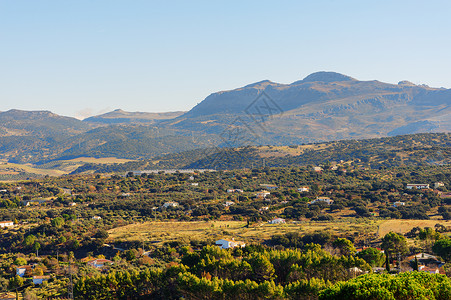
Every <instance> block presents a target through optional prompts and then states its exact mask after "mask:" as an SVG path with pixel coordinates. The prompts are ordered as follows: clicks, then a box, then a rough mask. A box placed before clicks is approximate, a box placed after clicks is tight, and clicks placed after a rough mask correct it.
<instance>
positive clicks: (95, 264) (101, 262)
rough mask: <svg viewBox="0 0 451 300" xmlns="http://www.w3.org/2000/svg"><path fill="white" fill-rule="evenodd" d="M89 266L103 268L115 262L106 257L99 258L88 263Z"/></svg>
mask: <svg viewBox="0 0 451 300" xmlns="http://www.w3.org/2000/svg"><path fill="white" fill-rule="evenodd" d="M86 264H87V265H88V266H91V267H93V268H96V269H102V268H104V267H105V266H107V265H111V264H113V262H112V261H111V260H109V259H105V258H97V259H94V260H91V261H88V262H87V263H86Z"/></svg>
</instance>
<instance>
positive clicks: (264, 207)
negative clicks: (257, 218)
mask: <svg viewBox="0 0 451 300" xmlns="http://www.w3.org/2000/svg"><path fill="white" fill-rule="evenodd" d="M268 209H269V206H263V207H262V208H260V209H259V211H267V210H268Z"/></svg>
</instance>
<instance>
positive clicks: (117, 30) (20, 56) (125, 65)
mask: <svg viewBox="0 0 451 300" xmlns="http://www.w3.org/2000/svg"><path fill="white" fill-rule="evenodd" d="M450 15H451V3H450V1H424V0H423V1H401V0H397V1H384V0H383V1H362V0H360V1H347V0H343V1H338V0H329V1H326V0H319V1H311V0H310V1H244V0H241V1H211V0H210V1H150V0H147V1H136V0H133V1H125V0H124V1H114V0H107V1H95V0H91V1H83V0H73V1H61V0H54V1H46V0H39V1H37V0H30V1H25V0H21V1H19V0H9V1H7V0H0V111H5V110H8V109H11V108H17V109H26V110H41V109H45V110H51V111H53V112H55V113H59V114H64V115H68V116H77V117H82V116H88V115H91V114H97V113H101V112H105V111H108V110H113V109H116V108H122V109H124V110H128V111H173V110H188V109H190V108H191V107H193V106H194V105H195V104H196V103H198V102H200V101H202V100H203V99H204V98H205V97H206V96H208V95H209V94H210V93H213V92H216V91H220V90H228V89H233V88H237V87H240V86H244V85H246V84H249V83H252V82H256V81H260V80H264V79H269V80H272V81H276V82H281V83H291V82H294V81H296V80H299V79H302V78H304V77H305V76H307V75H308V74H310V73H313V72H316V71H321V70H325V71H336V72H340V73H344V74H346V75H350V76H352V77H355V78H358V79H361V80H373V79H377V80H380V81H385V82H391V83H397V82H398V81H400V80H410V81H412V82H414V83H425V84H428V85H430V86H436V87H442V86H443V87H447V88H451V76H450V75H451V54H450V53H451V18H450Z"/></svg>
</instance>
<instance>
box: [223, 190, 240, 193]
mask: <svg viewBox="0 0 451 300" xmlns="http://www.w3.org/2000/svg"><path fill="white" fill-rule="evenodd" d="M242 192H243V190H240V189H228V190H227V193H242Z"/></svg>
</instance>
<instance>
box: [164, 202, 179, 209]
mask: <svg viewBox="0 0 451 300" xmlns="http://www.w3.org/2000/svg"><path fill="white" fill-rule="evenodd" d="M177 206H179V203H178V202H166V203H165V204H163V207H166V208H168V207H177Z"/></svg>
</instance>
